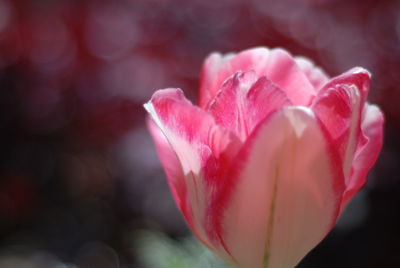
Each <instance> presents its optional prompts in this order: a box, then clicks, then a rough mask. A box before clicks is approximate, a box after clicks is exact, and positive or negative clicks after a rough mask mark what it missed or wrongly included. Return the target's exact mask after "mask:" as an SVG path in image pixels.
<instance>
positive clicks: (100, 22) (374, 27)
mask: <svg viewBox="0 0 400 268" xmlns="http://www.w3.org/2000/svg"><path fill="white" fill-rule="evenodd" d="M260 45H264V46H268V47H277V46H279V47H284V48H286V49H288V50H289V51H290V52H291V53H293V54H294V55H305V56H307V57H309V58H311V59H313V60H314V61H315V62H317V64H319V65H320V66H322V67H323V68H324V69H325V70H326V71H327V73H328V74H330V75H332V76H334V75H338V74H340V73H342V72H344V71H346V70H348V69H350V68H351V67H353V66H357V65H359V66H363V67H365V68H367V69H369V70H370V71H371V72H372V74H373V80H372V89H371V92H370V95H369V100H370V102H372V103H377V104H379V105H380V106H381V108H382V110H383V111H384V113H385V116H386V121H387V122H386V129H385V145H384V148H383V152H382V154H381V156H380V158H379V160H378V163H377V164H376V166H375V168H374V169H373V171H372V172H371V174H370V176H369V180H368V183H367V185H366V187H365V189H364V190H363V191H362V192H361V193H360V194H359V195H358V196H357V197H356V199H355V200H354V201H353V202H352V203H351V205H350V207H349V208H348V210H347V211H346V213H345V215H344V216H343V217H342V218H341V220H340V222H339V224H338V225H337V227H336V228H335V229H334V230H333V232H332V233H331V234H330V235H329V236H328V237H327V239H325V240H324V241H323V242H322V243H321V244H320V245H319V246H318V247H317V248H315V249H314V250H313V251H312V252H311V253H310V254H309V255H308V256H307V257H306V258H305V259H304V260H303V261H302V263H301V264H300V265H299V267H300V268H313V267H326V268H330V267H332V268H333V267H341V268H345V267H352V268H357V267H363V268H365V267H367V268H369V267H400V254H398V251H399V249H400V246H399V242H398V241H399V240H400V228H399V226H400V216H399V213H400V210H399V206H400V182H399V175H398V174H399V168H398V167H399V163H400V139H399V138H398V137H399V135H400V133H399V132H400V128H399V126H400V105H399V103H400V2H399V1H395V0H393V1H391V0H379V1H375V0H280V1H272V0H271V1H268V0H247V1H244V0H242V1H239V0H218V1H208V0H175V1H173V0H109V1H106V0H0V267H1V268H6V267H11V268H14V267H23V268H31V267H35V268H36V267H45V268H46V267H49V268H50V267H51V268H53V267H54V268H55V267H57V268H61V267H63V268H68V267H74V268H76V267H79V268H82V267H83V268H87V267H100V268H118V267H127V268H128V267H139V268H177V267H182V268H185V267H195V268H196V267H197V268H207V267H223V264H221V263H219V262H218V260H216V259H215V258H214V257H213V256H212V254H210V253H209V252H207V251H206V250H205V249H204V248H203V247H202V246H201V245H199V244H198V243H197V242H196V241H195V240H194V239H193V238H192V237H191V236H190V233H189V232H188V229H187V228H186V225H185V223H184V222H183V220H182V218H181V216H180V214H179V212H178V211H177V209H176V208H175V205H174V203H173V201H172V198H171V195H170V193H169V190H168V188H167V184H166V181H165V177H164V174H163V172H162V168H161V166H160V163H159V161H158V158H157V156H156V154H155V149H154V147H153V145H152V142H151V140H150V136H149V134H148V132H147V130H146V128H145V124H144V122H145V121H144V120H145V112H144V109H143V108H142V104H143V103H144V102H145V101H147V100H148V99H149V98H150V96H151V95H152V93H153V92H154V91H155V90H156V89H159V88H166V87H180V88H182V89H184V91H185V94H186V96H187V97H188V98H189V99H191V100H192V101H196V95H197V93H196V92H197V87H198V78H199V72H200V68H201V64H202V61H203V59H204V58H205V57H206V56H207V55H208V54H209V53H210V52H212V51H221V52H224V53H225V52H230V51H239V50H243V49H246V48H248V47H253V46H260Z"/></svg>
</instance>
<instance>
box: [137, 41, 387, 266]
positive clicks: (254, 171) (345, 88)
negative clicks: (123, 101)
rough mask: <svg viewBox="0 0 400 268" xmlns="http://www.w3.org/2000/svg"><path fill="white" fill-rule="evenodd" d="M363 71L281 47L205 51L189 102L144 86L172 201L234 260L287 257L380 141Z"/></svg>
mask: <svg viewBox="0 0 400 268" xmlns="http://www.w3.org/2000/svg"><path fill="white" fill-rule="evenodd" d="M370 76H371V75H370V73H369V72H368V71H367V70H365V69H363V68H360V67H356V68H353V69H351V70H349V71H348V72H346V73H344V74H342V75H339V76H337V77H334V78H330V77H328V76H327V75H326V74H325V73H324V71H323V70H321V69H320V68H318V67H316V66H315V65H314V64H313V63H312V62H311V61H309V60H308V59H306V58H303V57H293V56H291V55H290V54H289V53H288V52H287V51H285V50H283V49H279V48H278V49H268V48H264V47H260V48H253V49H248V50H245V51H242V52H240V53H238V54H227V55H220V54H218V53H214V54H211V55H210V56H209V57H208V58H207V59H206V60H205V62H204V66H203V70H202V74H201V79H200V93H199V105H198V106H196V105H193V104H192V103H191V102H190V101H188V100H187V99H186V98H185V96H184V94H183V92H182V90H180V89H177V88H167V89H162V90H158V91H157V92H155V93H154V95H153V96H152V98H151V100H150V101H149V102H148V103H146V104H145V105H144V107H145V109H146V110H147V111H148V113H149V114H150V117H151V119H152V120H148V126H149V129H150V132H151V134H152V137H153V140H154V142H155V145H156V149H157V151H158V154H159V157H160V159H161V163H162V165H163V167H164V170H165V173H166V175H167V178H168V183H169V186H170V188H171V191H172V193H173V196H174V199H175V201H176V203H177V206H178V208H179V209H180V211H181V213H182V214H183V216H184V218H185V220H186V222H187V224H188V226H189V228H190V229H191V231H192V232H193V233H194V234H195V235H196V237H197V238H198V239H199V240H200V241H201V242H202V243H204V244H205V245H206V246H207V247H208V248H209V249H210V250H212V251H213V252H215V253H216V254H217V255H219V256H220V257H221V258H223V259H224V260H225V261H227V262H228V263H230V264H232V265H233V266H235V267H240V268H262V267H268V268H292V267H294V266H296V265H297V264H298V263H299V262H300V260H301V259H302V258H303V257H304V256H305V255H306V254H307V253H308V252H309V251H310V250H311V249H312V248H314V247H315V246H316V245H317V244H318V243H319V242H320V241H321V240H322V239H323V238H324V237H325V236H326V235H327V233H328V232H329V231H330V230H331V229H332V228H333V226H334V224H335V223H336V221H337V219H338V216H339V215H340V214H341V212H342V211H343V210H344V208H345V207H346V205H347V204H348V203H349V201H350V200H351V199H352V198H353V196H354V195H355V194H356V193H357V192H358V191H359V190H360V188H361V187H362V186H363V185H364V184H365V181H366V176H367V173H368V171H369V170H370V169H371V167H372V166H373V164H374V162H375V161H376V159H377V156H378V154H379V151H380V150H381V147H382V135H383V133H382V132H383V131H382V128H383V121H384V119H383V115H382V113H381V111H380V110H379V108H378V107H377V106H375V105H371V104H369V103H368V102H367V101H366V99H367V94H368V90H369V84H370Z"/></svg>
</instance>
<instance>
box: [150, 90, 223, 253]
mask: <svg viewBox="0 0 400 268" xmlns="http://www.w3.org/2000/svg"><path fill="white" fill-rule="evenodd" d="M144 107H145V109H146V110H147V111H148V112H149V114H150V116H151V118H152V119H153V121H154V123H155V124H156V125H157V127H158V128H159V129H160V130H161V131H162V133H163V134H164V136H165V138H166V140H167V141H168V143H169V144H170V146H171V149H172V150H173V151H174V152H175V154H176V157H177V159H178V160H179V162H180V165H181V167H182V174H183V176H184V181H185V184H186V191H187V199H188V202H189V203H190V204H191V215H190V216H191V220H192V228H193V229H194V233H195V234H196V235H197V236H198V237H199V239H200V240H201V241H203V242H204V243H205V244H206V245H207V246H209V247H212V245H211V243H210V241H209V239H208V237H207V234H206V232H205V228H204V217H205V209H206V202H207V188H206V185H205V179H204V178H203V174H202V169H203V166H204V165H205V164H206V163H207V161H208V159H209V157H210V156H211V155H212V152H211V150H210V148H209V147H208V146H207V142H208V133H209V130H210V129H211V128H212V127H213V126H214V125H215V123H214V120H213V118H212V117H211V115H209V114H207V113H205V112H204V111H202V110H201V109H199V108H198V107H195V106H193V105H192V104H191V103H190V102H189V101H188V100H187V99H186V98H185V97H184V95H183V93H182V91H181V90H180V89H172V88H170V89H164V90H158V91H157V92H156V93H154V95H153V97H152V99H151V100H150V101H149V102H148V103H146V104H145V105H144Z"/></svg>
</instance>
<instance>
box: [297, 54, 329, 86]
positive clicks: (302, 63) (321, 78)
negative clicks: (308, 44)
mask: <svg viewBox="0 0 400 268" xmlns="http://www.w3.org/2000/svg"><path fill="white" fill-rule="evenodd" d="M295 60H296V63H297V65H298V66H299V67H300V69H301V70H302V71H303V73H304V74H305V75H306V76H307V78H308V80H309V81H310V83H311V84H312V85H313V86H314V88H315V90H316V91H317V92H318V91H319V89H321V87H322V86H323V85H325V83H326V82H328V81H329V77H328V75H327V74H325V72H324V71H323V70H322V69H321V68H319V67H317V66H315V65H314V63H313V62H312V61H310V60H309V59H307V58H305V57H295Z"/></svg>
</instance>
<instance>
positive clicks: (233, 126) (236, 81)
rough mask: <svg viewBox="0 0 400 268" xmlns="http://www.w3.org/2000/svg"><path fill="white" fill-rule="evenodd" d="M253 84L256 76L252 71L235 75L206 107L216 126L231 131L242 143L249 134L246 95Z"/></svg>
mask: <svg viewBox="0 0 400 268" xmlns="http://www.w3.org/2000/svg"><path fill="white" fill-rule="evenodd" d="M254 82H256V76H255V74H254V72H252V71H249V72H237V73H235V74H234V75H233V76H232V77H231V78H229V79H228V80H227V81H226V82H225V83H224V85H223V86H222V88H221V90H220V91H219V92H218V94H217V96H216V97H215V98H214V99H213V100H212V101H211V102H210V103H209V105H208V107H207V111H208V112H209V113H210V114H212V116H213V117H214V119H215V121H216V122H217V124H218V125H221V126H223V127H225V128H228V129H230V130H232V131H233V132H234V133H235V134H236V135H237V136H238V137H239V139H240V140H242V141H244V140H245V139H246V138H247V136H248V135H249V132H250V130H249V129H248V126H247V121H248V116H247V109H246V94H247V92H248V90H249V89H250V87H251V86H252V85H253V84H254Z"/></svg>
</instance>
